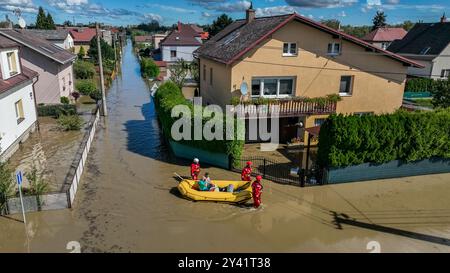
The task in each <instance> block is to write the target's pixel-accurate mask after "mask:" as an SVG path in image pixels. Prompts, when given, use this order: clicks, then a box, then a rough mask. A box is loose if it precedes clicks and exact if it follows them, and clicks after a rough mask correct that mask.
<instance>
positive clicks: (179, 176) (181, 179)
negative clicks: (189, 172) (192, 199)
mask: <svg viewBox="0 0 450 273" xmlns="http://www.w3.org/2000/svg"><path fill="white" fill-rule="evenodd" d="M173 174H174V175H175V176H177V177H178V178H179V179H180V182H181V181H183V180H185V179H184V178H183V177H182V176H181V175H179V174H177V173H173Z"/></svg>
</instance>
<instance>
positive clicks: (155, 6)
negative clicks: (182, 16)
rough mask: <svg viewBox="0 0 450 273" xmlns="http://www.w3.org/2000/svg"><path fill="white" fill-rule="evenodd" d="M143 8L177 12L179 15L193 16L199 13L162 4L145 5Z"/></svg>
mask: <svg viewBox="0 0 450 273" xmlns="http://www.w3.org/2000/svg"><path fill="white" fill-rule="evenodd" d="M143 7H148V8H157V9H160V10H164V11H170V12H177V13H192V14H193V13H197V11H196V10H193V9H185V8H180V7H175V6H168V5H162V4H145V5H143Z"/></svg>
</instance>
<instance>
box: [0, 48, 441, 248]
mask: <svg viewBox="0 0 450 273" xmlns="http://www.w3.org/2000/svg"><path fill="white" fill-rule="evenodd" d="M122 70H123V71H122V75H121V77H119V78H118V79H116V80H115V81H114V83H113V85H112V87H111V89H110V91H109V94H108V99H107V100H108V108H109V114H110V115H109V116H108V117H107V118H106V119H105V120H104V122H103V123H102V124H101V125H100V129H99V131H98V134H97V136H96V139H95V141H94V144H93V150H92V152H91V154H90V157H89V161H88V165H87V171H86V172H85V175H84V177H83V181H82V183H83V185H82V187H81V188H80V191H79V193H78V196H77V200H76V204H75V206H74V208H73V209H71V210H62V211H50V212H41V213H33V214H28V222H29V226H28V229H29V233H30V236H29V237H30V238H29V249H30V251H31V252H69V250H67V249H66V245H67V243H68V242H70V241H77V242H79V243H80V244H81V246H82V251H84V252H104V251H106V252H172V251H176V252H199V251H200V252H204V251H208V252H224V251H225V252H304V251H308V252H330V251H331V252H369V250H367V245H368V243H369V242H372V241H376V242H378V243H379V244H380V246H381V251H388V252H404V251H406V252H417V251H426V252H448V251H450V247H449V245H450V240H449V239H450V236H449V234H450V199H449V198H448V196H449V194H450V183H449V182H450V181H449V180H450V175H448V174H445V175H435V176H425V177H413V178H405V179H398V180H386V181H377V182H367V183H353V184H347V185H335V186H324V187H311V188H304V189H302V188H298V187H293V186H283V185H278V184H274V183H271V182H267V181H266V182H265V183H264V184H265V192H264V194H263V202H264V206H263V208H262V209H260V210H258V211H255V210H252V209H249V208H245V207H235V206H230V205H224V204H215V203H194V202H189V201H187V200H184V199H181V198H179V197H178V195H177V191H176V190H175V187H176V186H177V181H176V180H175V179H174V177H173V173H174V172H178V173H180V174H187V173H188V167H187V163H188V162H186V161H181V160H180V161H179V160H176V159H173V158H172V157H171V156H170V155H169V153H168V150H167V148H166V147H165V146H164V144H163V143H162V141H161V137H160V128H159V126H158V123H157V120H156V114H155V109H154V105H153V103H152V102H151V98H150V95H149V89H148V86H147V85H146V83H145V82H144V81H143V79H142V78H141V77H140V73H139V64H138V62H137V60H136V57H135V56H134V55H133V54H132V49H131V45H130V44H129V45H128V46H127V47H126V48H125V54H124V60H123V68H122ZM208 171H209V172H210V173H211V175H212V176H213V178H227V179H234V178H235V179H238V178H239V175H237V174H234V173H230V172H228V171H224V170H220V169H216V168H208ZM16 219H20V215H14V216H12V217H11V218H0V251H1V252H7V251H14V252H26V251H28V244H27V239H26V236H25V233H24V228H23V224H22V223H21V222H20V221H17V220H16Z"/></svg>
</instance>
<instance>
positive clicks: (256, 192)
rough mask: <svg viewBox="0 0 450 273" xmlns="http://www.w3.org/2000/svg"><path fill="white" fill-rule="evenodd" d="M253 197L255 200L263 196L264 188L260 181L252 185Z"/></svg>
mask: <svg viewBox="0 0 450 273" xmlns="http://www.w3.org/2000/svg"><path fill="white" fill-rule="evenodd" d="M252 190H253V196H254V197H255V198H259V197H260V196H261V193H262V190H263V186H262V185H261V183H259V182H258V181H255V182H253V184H252Z"/></svg>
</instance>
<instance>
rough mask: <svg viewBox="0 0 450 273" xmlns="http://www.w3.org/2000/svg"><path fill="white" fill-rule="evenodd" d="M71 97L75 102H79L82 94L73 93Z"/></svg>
mask: <svg viewBox="0 0 450 273" xmlns="http://www.w3.org/2000/svg"><path fill="white" fill-rule="evenodd" d="M71 95H72V97H73V99H74V100H75V101H78V99H79V98H80V96H81V95H80V93H78V92H73V93H72V94H71Z"/></svg>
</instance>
